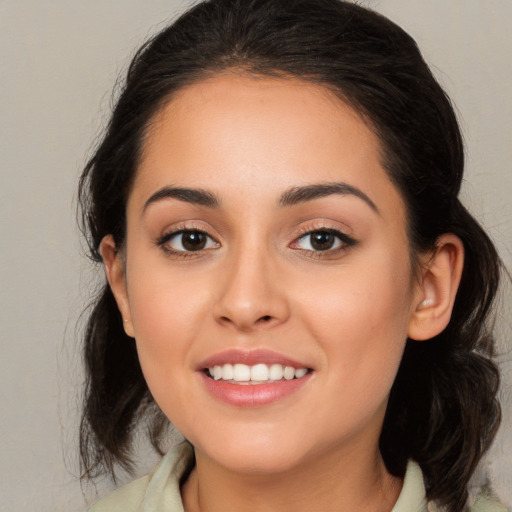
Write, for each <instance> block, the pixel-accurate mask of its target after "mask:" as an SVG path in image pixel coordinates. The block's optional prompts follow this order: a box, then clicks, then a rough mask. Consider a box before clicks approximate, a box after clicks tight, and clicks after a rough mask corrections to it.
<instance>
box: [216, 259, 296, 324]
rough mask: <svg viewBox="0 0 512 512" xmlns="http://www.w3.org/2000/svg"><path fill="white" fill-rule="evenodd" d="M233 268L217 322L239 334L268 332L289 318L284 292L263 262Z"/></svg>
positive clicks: (221, 301)
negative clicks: (253, 331) (256, 331)
mask: <svg viewBox="0 0 512 512" xmlns="http://www.w3.org/2000/svg"><path fill="white" fill-rule="evenodd" d="M253 263H255V264H253V265H250V264H249V262H247V261H246V264H245V265H236V266H235V267H231V270H230V271H229V272H228V273H227V275H226V279H225V282H224V286H223V287H222V291H221V294H220V295H221V296H220V297H219V300H218V302H217V305H216V308H215V312H214V313H215V316H216V318H217V321H218V322H219V323H221V324H223V325H225V326H232V327H234V328H236V329H238V330H240V331H244V332H248V331H251V330H258V329H266V328H271V327H273V326H276V325H279V324H280V323H282V322H284V321H286V319H287V318H288V316H289V308H288V302H287V299H286V295H285V290H284V289H283V287H282V286H280V284H279V279H275V278H273V275H272V272H271V269H270V268H269V265H268V264H267V265H263V264H262V262H261V261H258V262H254V261H253Z"/></svg>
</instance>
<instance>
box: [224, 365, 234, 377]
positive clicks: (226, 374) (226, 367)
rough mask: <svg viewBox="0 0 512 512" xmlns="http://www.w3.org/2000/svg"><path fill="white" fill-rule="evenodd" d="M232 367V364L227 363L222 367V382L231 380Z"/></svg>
mask: <svg viewBox="0 0 512 512" xmlns="http://www.w3.org/2000/svg"><path fill="white" fill-rule="evenodd" d="M233 375H234V373H233V365H232V364H229V363H226V364H225V365H224V366H223V367H222V378H223V379H224V380H231V379H232V378H233Z"/></svg>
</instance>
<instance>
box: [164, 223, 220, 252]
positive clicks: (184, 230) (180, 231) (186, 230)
mask: <svg viewBox="0 0 512 512" xmlns="http://www.w3.org/2000/svg"><path fill="white" fill-rule="evenodd" d="M191 233H194V234H200V235H204V236H205V237H206V238H207V241H206V243H209V242H211V241H213V242H214V243H215V244H216V246H219V245H220V244H219V243H218V242H217V241H216V240H215V239H214V238H213V237H212V236H210V235H209V234H208V233H207V232H206V231H204V230H203V229H198V228H195V227H193V226H183V227H178V228H177V229H175V230H173V231H171V232H169V233H166V234H164V235H163V236H162V237H160V238H159V239H158V240H157V242H156V245H157V246H158V247H160V248H161V249H162V250H163V251H164V252H165V253H166V254H168V255H169V256H174V257H177V258H183V259H189V258H194V257H197V256H199V255H200V254H201V253H202V252H203V251H205V250H209V249H211V247H208V248H203V249H199V250H197V251H187V250H186V249H185V250H178V249H173V248H172V247H170V246H169V242H170V241H171V240H173V239H176V238H178V237H179V236H180V235H184V234H191ZM181 245H182V246H183V239H182V242H181Z"/></svg>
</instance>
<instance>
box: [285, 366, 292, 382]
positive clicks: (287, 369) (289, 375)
mask: <svg viewBox="0 0 512 512" xmlns="http://www.w3.org/2000/svg"><path fill="white" fill-rule="evenodd" d="M283 375H284V378H285V379H286V380H292V379H293V377H295V368H294V367H293V366H285V368H284V372H283Z"/></svg>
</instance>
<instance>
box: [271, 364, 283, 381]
mask: <svg viewBox="0 0 512 512" xmlns="http://www.w3.org/2000/svg"><path fill="white" fill-rule="evenodd" d="M269 377H270V380H281V379H282V378H283V367H282V366H281V365H280V364H273V365H272V366H271V367H270V371H269Z"/></svg>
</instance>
